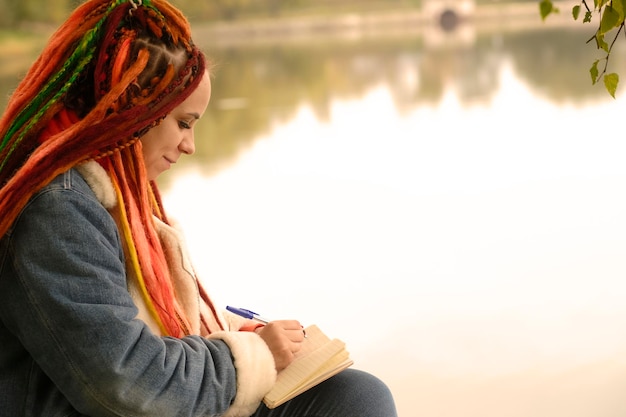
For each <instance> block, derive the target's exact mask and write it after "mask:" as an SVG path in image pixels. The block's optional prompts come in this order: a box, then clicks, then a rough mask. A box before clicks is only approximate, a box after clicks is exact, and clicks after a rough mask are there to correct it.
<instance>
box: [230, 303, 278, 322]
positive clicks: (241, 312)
mask: <svg viewBox="0 0 626 417" xmlns="http://www.w3.org/2000/svg"><path fill="white" fill-rule="evenodd" d="M226 310H228V311H230V312H231V313H235V314H237V315H238V316H241V317H245V318H247V319H252V320H256V321H260V322H261V323H263V324H267V323H269V320H267V319H264V318H263V317H261V316H259V315H258V314H257V313H255V312H254V311H252V310H248V309H247V308H237V307H231V306H226Z"/></svg>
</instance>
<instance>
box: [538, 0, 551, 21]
mask: <svg viewBox="0 0 626 417" xmlns="http://www.w3.org/2000/svg"><path fill="white" fill-rule="evenodd" d="M552 9H553V7H552V1H551V0H541V2H539V13H540V14H541V19H542V20H546V17H548V15H549V14H550V13H552Z"/></svg>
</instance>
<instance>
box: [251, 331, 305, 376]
mask: <svg viewBox="0 0 626 417" xmlns="http://www.w3.org/2000/svg"><path fill="white" fill-rule="evenodd" d="M255 332H256V333H257V334H258V335H259V336H261V339H263V341H264V342H265V343H266V344H267V346H268V347H269V348H270V351H271V352H272V355H273V356H274V363H275V365H276V370H277V371H278V372H280V371H282V370H283V369H285V368H286V367H287V365H289V364H290V363H291V362H293V359H294V355H295V354H296V353H297V352H298V351H299V350H300V348H301V347H302V345H301V344H302V341H303V340H304V332H303V331H302V325H301V324H300V322H299V321H297V320H277V321H271V322H269V323H268V324H266V325H265V326H263V327H259V328H258V329H256V330H255Z"/></svg>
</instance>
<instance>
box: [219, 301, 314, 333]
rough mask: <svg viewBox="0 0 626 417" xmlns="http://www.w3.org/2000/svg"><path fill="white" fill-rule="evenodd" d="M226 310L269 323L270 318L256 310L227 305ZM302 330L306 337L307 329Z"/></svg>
mask: <svg viewBox="0 0 626 417" xmlns="http://www.w3.org/2000/svg"><path fill="white" fill-rule="evenodd" d="M226 310H228V311H230V312H231V313H235V314H237V315H238V316H241V317H245V318H247V319H251V320H256V321H259V322H261V323H263V324H267V323H269V320H267V319H264V318H263V317H261V316H259V315H258V314H257V313H255V312H254V311H252V310H248V309H247V308H237V307H231V306H226ZM302 332H303V333H304V337H306V330H304V329H302Z"/></svg>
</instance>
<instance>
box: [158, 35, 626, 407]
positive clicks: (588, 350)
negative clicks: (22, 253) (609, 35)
mask: <svg viewBox="0 0 626 417" xmlns="http://www.w3.org/2000/svg"><path fill="white" fill-rule="evenodd" d="M587 37H588V34H587V33H585V32H584V31H583V32H579V31H575V30H569V29H567V30H566V29H563V28H556V29H555V28H550V27H546V28H545V29H533V30H530V29H529V30H515V31H504V30H501V29H499V30H497V31H494V30H489V31H487V30H481V29H480V28H476V30H475V32H474V33H473V35H472V36H470V37H469V38H464V37H458V38H454V37H453V36H452V37H450V38H449V39H444V41H443V42H440V43H437V45H436V46H433V45H432V42H429V41H428V39H426V38H425V37H424V35H422V34H419V35H407V36H390V37H383V36H376V37H365V38H363V37H358V36H357V37H348V38H338V39H328V38H323V39H317V40H311V39H307V40H304V41H299V42H279V43H276V42H264V43H251V42H241V43H236V42H235V43H232V42H229V43H225V44H220V43H219V42H217V41H215V40H212V39H210V38H208V39H207V38H201V40H200V42H201V43H202V45H203V47H205V49H206V50H207V52H208V53H209V55H210V56H212V57H213V58H214V60H215V62H216V65H217V67H216V69H215V78H214V81H213V90H214V93H213V98H212V101H211V104H210V109H209V112H208V114H207V115H206V117H205V118H204V119H203V120H202V121H201V123H200V124H199V126H198V130H197V134H196V137H197V142H198V143H197V154H196V155H195V156H194V157H193V158H186V160H185V161H182V162H181V163H179V165H178V166H177V167H176V168H175V169H173V170H172V171H171V172H170V173H168V174H167V175H165V176H164V177H163V178H162V182H161V185H162V191H163V193H164V198H165V204H166V208H168V211H169V214H170V216H171V217H173V218H175V219H177V221H178V222H179V225H180V227H181V228H182V230H183V231H184V233H185V235H186V237H187V239H188V243H189V248H190V251H191V252H192V256H193V258H194V262H195V265H196V268H197V270H198V273H199V275H200V276H201V277H202V280H203V281H204V282H205V285H206V286H207V287H208V289H209V291H210V292H211V293H212V294H213V296H214V297H215V298H216V299H217V300H218V302H219V303H221V304H223V305H226V304H234V305H239V306H242V307H247V308H251V309H253V310H257V311H258V312H259V313H261V314H262V315H263V316H268V317H277V318H292V317H293V318H298V319H299V320H301V321H302V322H303V323H304V324H308V323H316V324H318V325H319V326H320V327H321V328H322V329H323V330H324V331H326V332H327V333H328V334H329V335H331V336H335V337H339V338H341V339H343V340H344V341H346V343H347V345H348V348H349V350H350V351H351V353H352V356H353V359H354V360H355V367H358V368H361V369H366V370H369V371H372V372H373V373H375V374H377V375H378V376H380V377H381V378H382V379H383V380H385V381H386V382H387V383H388V384H389V385H390V387H391V388H392V390H393V391H394V394H395V396H396V399H397V402H398V407H399V412H400V416H401V417H417V416H420V417H423V416H426V417H435V416H437V417H471V416H476V417H478V416H480V417H490V416H493V417H496V416H497V417H502V416H507V417H518V416H519V417H522V416H524V417H527V416H530V415H532V416H533V417H544V416H545V417H555V416H563V417H565V416H567V417H592V416H593V417H596V416H602V417H618V416H619V417H623V415H624V414H625V413H626V405H624V403H623V400H622V392H621V388H622V387H623V386H624V384H625V383H626V359H624V358H626V355H624V353H626V336H625V335H624V332H623V325H624V323H626V307H624V306H625V304H624V302H623V300H624V299H625V298H626V283H625V281H624V277H625V276H626V263H625V262H624V253H625V252H626V219H625V216H624V213H625V212H626V194H625V193H624V189H625V187H626V164H624V160H625V157H626V144H625V141H624V139H623V138H622V135H621V130H620V126H621V122H620V121H621V120H622V112H623V109H624V105H625V104H626V103H625V100H626V97H624V95H623V94H621V93H619V94H618V97H617V98H616V99H612V98H610V97H609V96H608V94H607V93H606V92H605V91H604V90H603V88H602V87H601V86H591V85H590V82H589V79H588V75H587V73H586V68H588V67H589V66H590V65H591V62H592V61H593V59H595V57H596V53H595V51H594V50H593V49H592V48H591V47H584V46H583V45H584V41H585V40H586V39H587ZM621 53H622V52H621V51H617V52H616V54H621ZM618 56H620V55H618ZM621 61H623V60H621ZM621 61H620V60H619V59H614V62H616V63H617V64H618V67H617V68H616V69H617V70H618V71H620V69H622V68H623V65H621V64H619V63H620V62H621ZM622 72H623V73H626V72H625V71H622ZM622 89H623V88H622ZM618 91H619V90H618Z"/></svg>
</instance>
